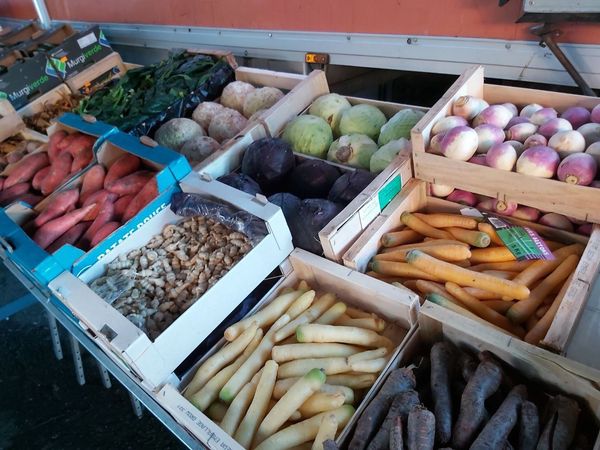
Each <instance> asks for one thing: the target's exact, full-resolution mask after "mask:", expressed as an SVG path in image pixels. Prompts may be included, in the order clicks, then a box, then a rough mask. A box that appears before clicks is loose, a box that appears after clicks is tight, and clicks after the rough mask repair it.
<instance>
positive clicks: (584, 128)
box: [577, 123, 600, 147]
mask: <svg viewBox="0 0 600 450" xmlns="http://www.w3.org/2000/svg"><path fill="white" fill-rule="evenodd" d="M577 131H579V132H580V133H581V134H583V137H584V138H585V146H586V147H589V146H590V145H592V144H593V143H594V142H598V141H600V123H586V124H584V125H581V126H580V127H579V128H577Z"/></svg>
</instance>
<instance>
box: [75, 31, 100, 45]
mask: <svg viewBox="0 0 600 450" xmlns="http://www.w3.org/2000/svg"><path fill="white" fill-rule="evenodd" d="M96 41H97V39H96V35H95V34H94V33H89V34H86V35H85V36H83V37H81V38H79V39H77V44H78V45H79V48H85V47H89V46H90V45H92V44H94V43H96Z"/></svg>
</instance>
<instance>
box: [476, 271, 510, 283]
mask: <svg viewBox="0 0 600 450" xmlns="http://www.w3.org/2000/svg"><path fill="white" fill-rule="evenodd" d="M482 272H483V273H487V274H488V275H493V276H495V277H498V278H504V279H505V280H513V281H514V278H515V277H516V276H517V272H512V271H509V270H483V271H482Z"/></svg>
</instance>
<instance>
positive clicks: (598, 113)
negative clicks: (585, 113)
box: [590, 104, 600, 123]
mask: <svg viewBox="0 0 600 450" xmlns="http://www.w3.org/2000/svg"><path fill="white" fill-rule="evenodd" d="M590 120H591V121H592V122H594V123H600V104H598V105H596V106H594V109H592V113H591V114H590Z"/></svg>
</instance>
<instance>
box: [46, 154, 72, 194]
mask: <svg viewBox="0 0 600 450" xmlns="http://www.w3.org/2000/svg"><path fill="white" fill-rule="evenodd" d="M72 163H73V157H72V156H71V155H70V154H69V153H61V154H60V155H58V157H57V158H56V160H55V161H54V162H53V163H52V165H51V166H50V171H49V172H48V175H47V176H46V178H45V179H44V180H43V181H42V194H44V195H48V194H50V193H51V192H53V191H54V190H55V189H56V188H57V187H58V186H60V184H61V183H62V182H63V181H64V180H65V178H66V177H68V176H69V173H70V172H71V164H72Z"/></svg>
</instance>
